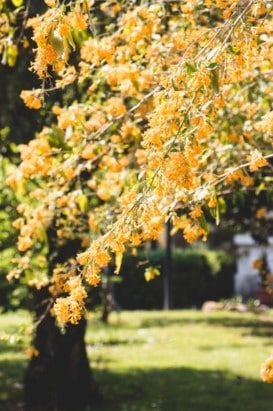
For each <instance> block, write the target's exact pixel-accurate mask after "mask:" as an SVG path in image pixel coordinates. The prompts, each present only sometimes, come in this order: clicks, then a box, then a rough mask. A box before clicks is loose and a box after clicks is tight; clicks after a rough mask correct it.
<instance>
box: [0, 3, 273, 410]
mask: <svg viewBox="0 0 273 411" xmlns="http://www.w3.org/2000/svg"><path fill="white" fill-rule="evenodd" d="M12 3H13V5H14V10H13V11H9V12H8V8H9V5H8V3H7V2H6V1H4V0H2V2H1V8H2V9H1V11H2V15H1V18H2V20H3V21H5V25H3V29H2V31H3V33H2V38H1V42H2V43H1V44H2V48H1V49H0V51H2V54H3V56H5V55H6V56H7V58H6V61H7V63H8V64H9V65H11V66H12V65H13V64H14V63H15V60H16V58H17V52H18V49H19V48H20V45H21V43H23V44H24V42H26V38H25V37H24V32H23V31H20V36H19V41H18V37H16V33H17V32H16V30H13V29H12V27H13V26H15V27H16V24H18V19H16V18H13V19H11V18H10V16H14V15H16V12H17V16H19V15H20V13H22V12H21V9H20V7H21V6H22V5H23V1H22V0H21V1H17V0H13V1H12ZM29 4H30V2H29V1H28V2H26V8H25V11H24V12H23V18H21V19H20V18H19V23H20V22H21V25H22V27H23V29H24V28H31V29H32V30H33V36H32V40H33V41H34V43H35V49H34V54H33V61H32V63H31V67H30V68H31V71H33V72H34V73H35V74H36V75H37V77H38V79H39V81H40V86H39V87H37V88H35V89H32V90H23V91H22V92H21V97H22V99H23V100H24V102H25V104H26V105H27V106H28V107H29V108H30V109H37V110H40V109H44V107H46V100H47V95H48V94H49V93H52V92H56V90H58V91H59V92H61V93H63V92H64V91H63V90H64V89H65V88H66V87H67V86H69V85H72V84H73V86H75V87H76V88H77V89H79V90H81V93H80V94H79V97H78V98H75V99H74V101H73V102H71V103H70V104H69V105H67V106H65V105H62V104H55V105H54V106H53V107H52V113H53V114H54V115H55V116H56V121H52V123H51V124H46V125H45V126H44V127H43V128H42V129H41V131H40V132H39V134H38V135H37V136H36V138H34V139H33V140H31V141H30V142H29V143H28V144H25V145H21V146H19V150H20V153H21V163H20V165H19V166H18V168H17V169H16V171H15V172H14V173H13V174H12V175H11V176H10V177H9V178H8V183H9V185H10V186H11V187H12V188H13V189H14V190H15V191H17V190H18V189H19V188H20V187H21V188H22V187H23V188H24V190H25V191H24V202H21V204H20V206H19V207H18V212H19V213H20V214H21V216H20V217H19V218H18V219H17V220H16V221H15V222H14V224H15V226H16V227H17V229H18V230H19V237H18V243H17V245H18V250H19V251H20V252H21V253H22V261H24V265H23V264H22V263H20V262H19V265H18V267H17V269H16V273H18V272H19V271H20V272H21V275H26V273H27V278H28V283H29V285H31V286H32V287H34V288H36V289H37V290H38V292H37V294H39V295H40V296H42V297H39V301H40V303H41V302H42V301H44V300H46V304H45V305H46V307H47V308H46V311H44V314H42V313H41V312H40V311H39V313H38V312H37V314H38V316H39V317H37V320H38V318H42V321H41V322H39V323H40V324H43V323H44V324H45V321H44V319H45V317H47V318H51V317H49V314H52V315H53V317H54V318H55V319H56V321H57V323H58V324H59V326H60V327H61V329H63V330H67V333H66V335H69V329H70V328H69V327H72V328H73V327H75V325H76V324H79V323H81V321H82V320H81V318H82V315H83V313H84V311H85V300H86V297H87V288H88V286H90V285H91V286H97V285H98V284H99V282H100V272H101V270H102V269H103V268H104V267H106V266H107V265H108V264H109V263H110V262H111V261H112V260H113V259H114V260H115V264H116V273H117V274H118V272H119V268H120V265H121V263H122V255H123V253H124V251H125V249H127V248H132V249H134V248H135V247H138V246H139V245H140V244H142V243H143V242H145V241H147V240H153V239H157V238H158V236H159V234H160V233H161V230H162V226H163V225H164V223H166V222H171V223H172V225H173V227H174V230H181V231H182V232H183V235H184V238H185V239H186V240H187V241H188V242H190V243H191V242H194V241H195V240H196V239H198V238H202V239H203V240H205V239H206V236H207V229H208V228H207V223H206V218H205V215H206V213H208V212H209V213H210V214H211V215H212V216H213V217H214V218H215V221H216V224H218V223H219V221H220V219H221V218H223V214H224V208H225V207H224V206H223V204H224V201H225V200H224V198H225V195H226V194H228V193H234V198H235V194H236V193H239V192H242V191H251V192H253V193H254V195H255V192H260V191H263V192H270V191H271V190H272V189H271V180H272V166H271V164H270V158H272V157H273V154H272V136H271V135H272V130H273V126H272V124H273V114H272V113H273V112H272V96H273V85H272V81H271V74H272V63H273V61H272V42H271V40H270V39H271V36H272V13H273V12H272V4H271V2H270V1H260V0H259V1H254V0H240V1H237V2H234V1H229V0H225V1H224V0H217V1H216V2H212V1H211V0H205V1H204V2H199V1H198V0H195V1H191V2H183V3H181V2H179V1H164V0H162V1H157V2H150V1H144V2H143V1H142V2H138V1H129V0H128V1H122V2H116V1H114V0H108V1H105V2H99V1H93V0H78V1H77V0H75V1H63V2H60V1H58V0H45V4H46V6H47V7H46V9H45V11H44V12H43V11H41V12H40V14H38V15H37V16H36V17H33V18H28V16H27V9H28V6H29ZM5 31H6V33H5ZM22 33H23V34H22ZM13 34H15V37H14V41H13V42H12V40H11V39H12V35H13ZM16 39H17V40H16ZM5 53H6V54H5ZM8 56H9V59H8ZM4 61H5V58H4ZM68 250H69V252H68ZM26 257H27V258H28V261H29V264H28V266H27V268H26V264H25V260H26ZM39 258H40V259H41V258H42V259H43V261H44V266H41V269H40V270H39V271H37V269H35V267H34V266H33V265H34V264H37V261H39ZM36 268H37V267H36ZM10 277H12V273H11V275H10ZM44 293H45V294H44ZM44 295H45V296H46V298H44ZM38 321H39V320H38ZM43 321H44V322H43ZM53 321H54V320H53V319H52V318H51V319H50V320H49V322H51V323H53ZM67 324H70V325H67ZM67 327H68V328H67ZM73 329H74V328H73ZM38 330H39V328H38V329H37V331H38ZM81 338H82V337H81ZM38 358H39V356H38V357H37V361H38ZM40 358H41V355H40ZM52 398H53V397H52ZM62 405H64V404H62Z"/></svg>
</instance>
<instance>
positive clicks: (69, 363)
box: [24, 289, 99, 411]
mask: <svg viewBox="0 0 273 411" xmlns="http://www.w3.org/2000/svg"><path fill="white" fill-rule="evenodd" d="M46 295H47V289H44V290H41V291H39V292H38V298H39V299H40V301H42V299H43V300H44V301H45V297H46ZM36 297H37V296H36ZM37 307H38V309H37V314H38V315H40V314H41V312H40V311H41V305H40V306H37ZM37 318H38V319H39V317H37ZM85 328H86V321H85V320H82V321H81V322H80V324H79V325H69V326H67V328H66V330H65V332H62V331H61V330H60V329H59V328H58V327H57V326H56V325H55V320H54V318H53V317H52V316H51V315H50V313H46V314H45V315H44V317H43V318H42V317H41V321H40V323H38V326H37V328H36V334H35V337H34V341H33V345H34V347H35V348H36V349H37V350H38V355H37V356H33V357H32V359H31V360H30V363H29V365H28V368H27V370H26V373H25V380H24V388H25V405H26V408H25V409H26V410H27V411H53V410H54V411H66V410H68V411H69V410H73V411H74V410H84V409H87V407H88V409H91V408H90V406H91V405H92V403H94V402H97V400H98V398H99V396H98V391H97V387H96V385H95V382H94V379H93V376H92V373H91V370H90V367H89V361H88V357H87V353H86V347H85V342H84V334H85Z"/></svg>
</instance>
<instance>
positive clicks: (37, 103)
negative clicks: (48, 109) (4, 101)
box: [20, 90, 42, 110]
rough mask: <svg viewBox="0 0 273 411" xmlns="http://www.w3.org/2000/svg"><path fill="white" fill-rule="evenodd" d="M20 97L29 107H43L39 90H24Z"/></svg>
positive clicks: (36, 108)
mask: <svg viewBox="0 0 273 411" xmlns="http://www.w3.org/2000/svg"><path fill="white" fill-rule="evenodd" d="M20 97H21V99H22V100H23V101H24V103H25V105H26V106H27V107H29V108H33V109H35V110H38V109H39V108H41V107H42V101H41V95H40V93H37V90H34V91H33V90H23V91H22V92H21V94H20Z"/></svg>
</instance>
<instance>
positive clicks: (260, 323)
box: [0, 310, 273, 411]
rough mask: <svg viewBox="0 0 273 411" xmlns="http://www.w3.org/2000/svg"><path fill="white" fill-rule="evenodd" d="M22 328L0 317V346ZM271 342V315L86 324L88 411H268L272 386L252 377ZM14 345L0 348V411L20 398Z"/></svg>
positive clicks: (160, 316) (133, 315)
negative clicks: (92, 387)
mask: <svg viewBox="0 0 273 411" xmlns="http://www.w3.org/2000/svg"><path fill="white" fill-rule="evenodd" d="M27 323H28V317H27V316H26V314H24V313H20V314H9V315H2V316H1V317H0V338H1V333H4V332H6V333H8V332H12V333H13V334H14V335H15V336H16V335H17V334H16V333H17V331H16V330H17V329H18V328H19V329H20V327H22V325H25V324H27ZM18 335H19V336H20V332H19V334H18ZM272 337H273V312H272V311H271V312H268V313H266V314H263V315H258V316H257V315H254V314H251V313H243V314H239V313H228V312H217V313H210V314H207V313H206V314H205V313H202V312H199V311H194V310H188V311H171V312H152V311H151V312H147V311H146V312H145V311H144V312H140V311H132V312H121V313H120V314H117V313H112V315H111V317H110V324H109V325H108V326H104V325H102V324H101V323H99V322H98V321H97V319H96V317H95V315H94V317H92V316H91V320H90V324H89V327H88V332H87V335H86V342H87V349H88V355H89V358H90V362H91V365H92V367H93V372H94V376H95V379H96V380H97V382H98V385H99V387H100V389H101V393H102V396H103V398H104V401H103V404H102V405H101V406H100V407H97V408H94V410H93V411H259V410H265V409H268V410H269V409H271V404H272V401H273V386H272V385H268V384H264V383H262V382H261V381H260V378H259V370H260V365H261V363H262V361H263V360H264V359H265V358H266V357H267V356H268V355H269V354H270V353H271V351H272V348H273V340H272ZM13 340H15V341H13V343H10V342H8V341H6V340H5V339H1V340H0V382H1V384H0V411H6V410H7V411H9V410H10V411H15V410H17V409H19V407H17V408H16V403H20V398H21V396H22V387H21V385H20V383H21V380H22V374H23V370H24V367H25V366H26V361H27V358H26V355H25V354H24V352H23V350H22V349H23V347H24V345H25V344H26V342H27V338H26V337H25V336H24V335H23V334H22V335H21V336H20V338H19V339H18V341H16V338H14V339H13ZM7 404H8V405H9V408H8V406H7ZM12 404H13V408H12ZM1 406H2V408H1ZM5 407H6V408H5ZM75 411H81V410H75Z"/></svg>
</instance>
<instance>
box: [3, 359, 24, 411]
mask: <svg viewBox="0 0 273 411" xmlns="http://www.w3.org/2000/svg"><path fill="white" fill-rule="evenodd" d="M26 365H27V364H26V361H25V360H10V361H8V360H4V361H0V411H21V410H22V409H23V408H22V398H23V383H22V381H23V375H24V372H25V367H26Z"/></svg>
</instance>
